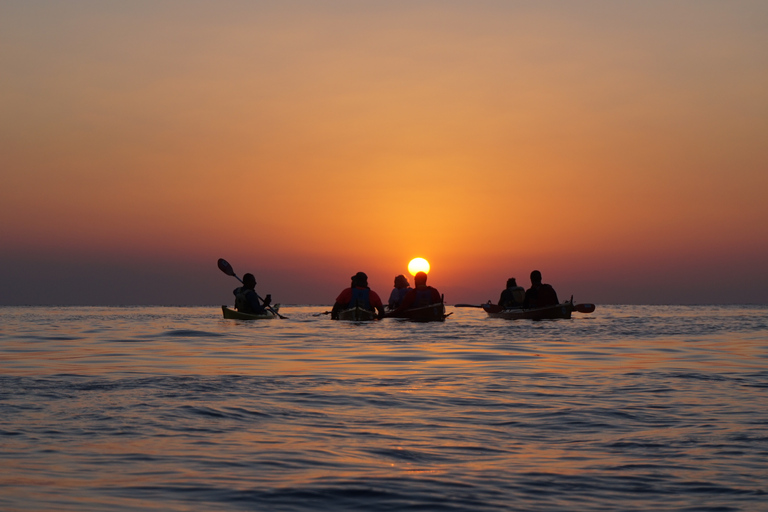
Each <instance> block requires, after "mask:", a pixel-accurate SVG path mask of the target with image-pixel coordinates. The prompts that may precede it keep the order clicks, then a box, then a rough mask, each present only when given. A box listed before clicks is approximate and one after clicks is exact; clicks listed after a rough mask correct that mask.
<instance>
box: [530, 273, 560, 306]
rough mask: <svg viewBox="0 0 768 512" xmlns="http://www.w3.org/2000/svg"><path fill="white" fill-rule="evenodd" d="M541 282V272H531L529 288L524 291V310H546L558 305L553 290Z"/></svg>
mask: <svg viewBox="0 0 768 512" xmlns="http://www.w3.org/2000/svg"><path fill="white" fill-rule="evenodd" d="M541 281H542V279H541V272H539V271H538V270H534V271H533V272H531V287H530V288H528V289H527V290H526V291H525V300H524V301H523V307H524V308H526V309H534V308H546V307H548V306H556V305H558V304H560V302H559V301H558V300H557V293H556V292H555V289H554V288H552V286H551V285H548V284H546V283H542V282H541Z"/></svg>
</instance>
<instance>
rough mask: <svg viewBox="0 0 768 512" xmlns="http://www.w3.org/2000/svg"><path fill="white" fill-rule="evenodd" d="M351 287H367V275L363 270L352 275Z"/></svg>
mask: <svg viewBox="0 0 768 512" xmlns="http://www.w3.org/2000/svg"><path fill="white" fill-rule="evenodd" d="M352 287H360V288H366V287H368V276H367V275H365V272H358V273H357V274H355V275H353V276H352Z"/></svg>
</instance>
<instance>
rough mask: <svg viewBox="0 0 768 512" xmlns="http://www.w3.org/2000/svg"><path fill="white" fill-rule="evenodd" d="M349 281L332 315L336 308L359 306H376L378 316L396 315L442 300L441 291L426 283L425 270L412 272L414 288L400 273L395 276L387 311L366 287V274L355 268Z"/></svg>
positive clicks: (370, 307)
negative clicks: (414, 273) (355, 271)
mask: <svg viewBox="0 0 768 512" xmlns="http://www.w3.org/2000/svg"><path fill="white" fill-rule="evenodd" d="M351 279H352V284H351V285H350V287H349V288H345V289H344V290H342V292H341V293H340V294H339V296H338V297H336V302H335V303H334V305H333V309H332V310H331V318H338V316H339V312H340V311H342V310H345V309H350V308H354V307H360V308H363V309H367V310H374V309H375V310H376V311H377V312H378V314H379V318H384V317H385V316H397V315H400V314H402V313H403V312H405V311H408V310H410V309H413V308H417V307H421V306H427V305H429V304H435V303H440V302H442V298H441V296H440V292H438V291H437V290H436V289H435V288H433V287H431V286H427V274H426V273H425V272H418V273H417V274H416V275H415V276H414V278H413V279H414V283H415V286H416V287H415V288H410V287H409V286H408V280H407V279H406V278H405V276H403V275H399V276H397V277H396V278H395V288H394V290H392V294H391V295H390V298H389V308H390V311H389V312H385V311H384V305H383V303H382V302H381V298H379V295H378V294H377V293H376V292H374V291H373V290H371V289H370V288H369V287H368V276H367V275H366V274H365V273H364V272H358V273H357V274H355V275H354V276H352V278H351Z"/></svg>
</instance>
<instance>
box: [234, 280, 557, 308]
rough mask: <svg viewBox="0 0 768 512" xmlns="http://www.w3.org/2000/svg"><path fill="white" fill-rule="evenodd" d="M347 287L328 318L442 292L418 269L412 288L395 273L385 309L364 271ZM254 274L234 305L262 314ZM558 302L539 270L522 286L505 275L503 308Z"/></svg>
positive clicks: (433, 298) (265, 303)
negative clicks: (353, 310) (543, 281)
mask: <svg viewBox="0 0 768 512" xmlns="http://www.w3.org/2000/svg"><path fill="white" fill-rule="evenodd" d="M350 279H351V281H352V282H351V283H350V286H349V288H345V289H344V290H342V292H341V293H340V294H339V295H338V297H336V301H335V303H334V305H333V309H332V310H331V318H338V314H339V312H340V311H343V310H345V309H348V308H352V307H360V308H363V309H366V310H370V311H376V312H377V313H378V317H379V318H384V317H387V316H399V315H402V314H403V313H405V312H407V311H409V310H412V309H415V308H421V307H424V306H428V305H430V304H439V303H442V302H443V298H442V295H440V292H438V291H437V290H436V289H435V288H433V287H432V286H428V285H427V274H426V273H425V272H418V273H416V275H414V277H413V280H414V284H415V287H414V288H411V287H410V285H409V283H408V279H407V278H406V277H405V276H404V275H398V276H397V277H395V286H394V289H393V290H392V293H391V294H390V296H389V302H388V304H387V310H385V308H384V304H383V302H382V301H381V298H380V297H379V295H378V294H377V293H376V292H375V291H373V290H371V289H370V288H369V287H368V276H367V275H366V274H365V272H358V273H357V274H355V275H354V276H352V277H351V278H350ZM255 288H256V278H255V277H254V276H253V274H245V275H244V276H243V286H241V287H239V288H236V289H235V290H234V292H233V293H234V295H235V308H236V309H237V310H238V311H240V312H243V313H250V314H262V313H264V312H265V311H266V310H267V309H268V308H269V307H270V303H271V300H272V299H271V296H270V295H267V296H266V297H265V298H264V299H261V297H259V295H258V294H257V293H256V291H255ZM556 304H559V301H558V299H557V293H556V292H555V290H554V288H552V286H551V285H548V284H545V283H542V277H541V272H539V271H538V270H534V271H533V272H531V287H530V288H528V290H525V289H524V288H523V287H522V286H518V284H517V280H516V279H515V278H514V277H510V278H509V279H507V286H506V288H505V289H504V290H503V291H502V292H501V296H500V297H499V305H500V306H502V307H504V308H525V309H532V308H543V307H547V306H553V305H556Z"/></svg>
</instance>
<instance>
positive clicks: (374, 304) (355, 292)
mask: <svg viewBox="0 0 768 512" xmlns="http://www.w3.org/2000/svg"><path fill="white" fill-rule="evenodd" d="M351 279H352V284H351V285H350V287H349V288H345V289H344V290H342V292H341V293H340V294H339V296H338V297H336V302H335V303H334V304H333V309H332V310H331V318H333V319H335V320H337V319H338V318H339V311H342V310H344V309H350V308H354V307H356V306H357V307H361V308H363V309H367V310H369V311H373V310H376V311H378V312H379V318H381V317H383V316H384V304H383V303H382V302H381V298H379V295H378V294H377V293H376V292H375V291H373V290H371V289H370V288H368V276H367V275H365V272H358V273H357V274H355V275H353V276H352V277H351Z"/></svg>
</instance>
